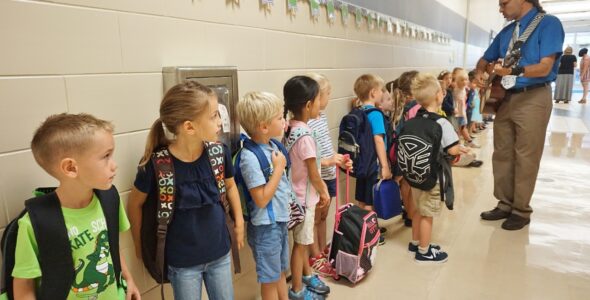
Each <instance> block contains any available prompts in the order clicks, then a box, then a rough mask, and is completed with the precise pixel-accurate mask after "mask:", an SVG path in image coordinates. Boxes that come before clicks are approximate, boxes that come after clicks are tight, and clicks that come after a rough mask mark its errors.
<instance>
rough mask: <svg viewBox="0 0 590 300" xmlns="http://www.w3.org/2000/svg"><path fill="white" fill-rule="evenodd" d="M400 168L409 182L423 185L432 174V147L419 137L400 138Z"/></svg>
mask: <svg viewBox="0 0 590 300" xmlns="http://www.w3.org/2000/svg"><path fill="white" fill-rule="evenodd" d="M398 150H399V156H398V162H399V167H400V169H401V171H402V172H403V174H407V175H406V177H407V179H408V181H410V182H413V183H416V184H421V183H424V181H426V179H428V175H429V174H430V172H431V170H430V152H431V151H432V145H431V144H429V143H427V142H426V141H424V140H423V139H421V138H419V137H417V136H402V137H400V138H399V149H398Z"/></svg>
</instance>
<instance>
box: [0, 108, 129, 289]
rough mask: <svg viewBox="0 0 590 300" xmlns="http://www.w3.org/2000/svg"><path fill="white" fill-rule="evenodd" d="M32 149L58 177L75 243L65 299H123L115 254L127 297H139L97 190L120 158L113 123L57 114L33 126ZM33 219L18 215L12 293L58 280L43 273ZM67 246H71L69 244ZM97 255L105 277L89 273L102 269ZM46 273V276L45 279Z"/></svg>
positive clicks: (121, 224)
mask: <svg viewBox="0 0 590 300" xmlns="http://www.w3.org/2000/svg"><path fill="white" fill-rule="evenodd" d="M31 150H32V152H33V156H34V157H35V160H36V161H37V163H38V164H39V165H40V166H41V167H42V168H43V169H44V170H45V171H46V172H47V173H49V175H51V176H52V177H54V178H56V179H57V180H58V181H59V187H57V189H56V190H55V192H52V194H54V196H55V197H57V200H58V201H59V205H60V208H61V213H62V214H63V220H64V222H65V226H66V228H63V232H64V235H65V234H66V232H67V239H68V241H69V242H70V243H71V252H72V253H71V254H72V255H71V257H70V258H69V259H72V261H73V263H72V266H75V267H76V268H77V272H76V273H74V272H73V271H72V275H73V277H74V280H71V279H70V280H71V281H72V282H71V288H70V291H69V293H67V298H66V299H68V300H75V299H81V298H89V299H119V294H118V286H117V285H118V283H119V279H117V278H116V277H117V275H118V274H115V273H116V272H115V268H114V265H115V264H114V262H115V259H116V257H118V259H116V260H119V261H120V270H119V271H120V272H121V275H122V276H123V278H124V279H125V280H126V281H127V298H126V299H135V300H139V299H141V295H140V293H139V290H138V289H137V286H136V285H135V282H134V281H133V278H132V277H131V274H130V273H129V270H128V268H127V264H126V263H125V259H124V256H123V255H121V253H119V252H114V253H113V250H114V249H118V248H119V246H118V238H119V234H118V233H116V234H115V235H114V236H115V237H116V241H114V240H112V239H111V233H109V232H108V228H107V225H108V226H109V227H110V225H109V224H108V223H107V219H106V218H105V213H106V211H107V208H106V207H104V205H106V203H109V202H107V201H106V200H105V199H99V198H98V195H97V192H96V191H95V190H103V191H106V190H111V189H114V186H113V178H114V177H115V173H116V170H117V164H116V163H115V161H114V160H113V153H114V151H115V140H114V139H113V125H112V124H111V123H109V122H107V121H104V120H100V119H97V118H95V117H94V116H92V115H88V114H78V115H73V114H65V113H64V114H59V115H53V116H51V117H49V118H47V119H46V120H45V121H44V122H43V124H42V125H41V126H40V127H39V128H38V129H37V131H36V132H35V135H34V137H33V141H32V142H31ZM114 191H115V192H116V189H115V190H114ZM116 196H117V197H116V199H112V200H113V201H118V202H119V203H115V205H117V204H118V216H119V217H118V223H117V226H118V229H119V232H124V231H127V230H129V221H128V220H127V216H126V214H125V207H124V206H123V203H122V202H121V201H120V200H119V195H118V193H116ZM42 200H44V201H45V200H47V201H49V200H50V199H42ZM31 219H32V217H31V216H30V215H29V213H27V214H25V215H24V216H23V217H22V218H20V219H19V220H18V225H19V226H18V234H17V242H16V250H15V264H14V269H13V270H12V276H13V277H14V281H13V287H14V299H36V297H38V296H40V295H39V293H36V291H37V292H39V289H41V290H47V289H45V287H44V286H43V285H44V284H49V285H51V286H50V288H54V289H55V288H59V286H60V284H58V282H54V281H51V280H50V278H52V277H53V278H55V276H48V275H49V274H45V273H42V270H41V269H42V266H43V265H42V263H43V262H41V261H39V251H40V250H39V243H38V238H39V237H35V232H34V228H33V223H32V222H31ZM64 238H66V237H65V236H64ZM111 242H113V243H116V245H114V244H112V243H111ZM64 246H65V247H68V248H70V244H66V245H64ZM97 249H98V250H99V252H98V253H97V252H96V251H97ZM4 254H6V253H4ZM64 259H66V257H64ZM97 260H100V262H101V265H102V266H104V272H102V273H101V274H100V275H101V276H103V277H102V278H98V279H96V278H88V277H87V276H86V275H85V273H86V272H85V271H86V270H88V271H89V272H90V273H92V272H95V273H96V272H97V271H98V270H91V267H90V266H93V263H94V266H95V268H96V267H97V266H96V263H97ZM84 266H88V267H87V268H84ZM92 274H94V273H92ZM3 275H4V274H3ZM57 275H58V276H59V275H62V276H64V277H67V276H68V274H57ZM79 275H81V276H79ZM44 278H47V280H46V281H44ZM64 280H68V279H67V278H64ZM65 292H67V290H66V291H65ZM62 299H63V298H62ZM120 300H122V299H120Z"/></svg>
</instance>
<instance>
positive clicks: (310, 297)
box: [289, 287, 326, 300]
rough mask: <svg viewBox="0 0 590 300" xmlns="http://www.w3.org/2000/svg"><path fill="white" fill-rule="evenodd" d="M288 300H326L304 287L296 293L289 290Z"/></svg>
mask: <svg viewBox="0 0 590 300" xmlns="http://www.w3.org/2000/svg"><path fill="white" fill-rule="evenodd" d="M289 299H290V300H324V299H326V298H325V297H324V296H322V295H318V294H316V293H314V292H312V291H310V290H308V289H306V288H305V287H303V289H302V290H301V291H299V292H298V293H295V292H294V291H293V289H289Z"/></svg>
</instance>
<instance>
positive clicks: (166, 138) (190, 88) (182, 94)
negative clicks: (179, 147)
mask: <svg viewBox="0 0 590 300" xmlns="http://www.w3.org/2000/svg"><path fill="white" fill-rule="evenodd" d="M212 97H215V93H214V92H213V91H212V90H211V89H210V88H208V87H207V86H204V85H202V84H200V83H198V82H196V81H186V82H184V83H179V84H177V85H175V86H173V87H172V88H171V89H170V90H168V92H167V93H166V95H165V96H164V98H163V99H162V102H161V103H160V117H159V118H158V119H156V121H154V123H153V124H152V127H151V128H150V132H149V134H148V138H147V142H146V145H145V151H144V153H143V157H142V158H141V161H140V162H139V165H140V166H142V167H143V166H145V164H147V163H148V162H149V161H150V158H151V157H152V154H153V153H154V151H155V150H157V149H158V148H161V147H166V146H168V145H170V144H171V143H172V140H173V137H171V136H176V135H177V134H178V132H177V131H178V128H180V126H181V125H182V124H183V123H184V122H185V121H192V120H195V119H196V118H197V117H199V116H200V115H201V114H202V113H203V112H208V111H209V103H210V100H211V98H212ZM166 131H167V132H166Z"/></svg>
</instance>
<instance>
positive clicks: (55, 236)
mask: <svg viewBox="0 0 590 300" xmlns="http://www.w3.org/2000/svg"><path fill="white" fill-rule="evenodd" d="M94 192H95V193H96V195H97V196H98V198H99V200H100V205H101V207H102V210H103V213H104V216H105V220H106V223H107V230H108V239H109V247H110V252H111V259H112V261H113V268H114V271H115V278H116V280H117V286H118V287H121V286H122V282H121V280H120V277H121V261H120V257H119V203H120V201H119V192H117V189H116V188H115V186H114V185H113V186H112V187H111V189H110V190H106V191H101V190H94ZM35 194H36V195H37V197H34V198H31V199H29V200H27V201H25V209H24V210H23V211H22V212H21V213H20V214H19V216H18V217H17V218H15V219H13V220H12V221H11V222H10V223H9V224H8V226H6V229H5V231H4V234H3V235H2V244H1V245H2V258H3V261H2V280H1V282H0V287H1V291H0V296H4V295H5V296H7V297H8V299H11V300H12V299H14V293H13V285H12V283H13V277H12V270H13V269H14V263H15V257H14V256H15V251H16V241H17V234H18V220H19V219H20V218H21V217H23V216H24V215H25V213H27V212H28V213H29V218H30V219H31V224H32V226H33V231H34V232H35V239H36V241H37V245H38V248H39V257H38V260H39V265H40V267H41V273H42V274H43V276H42V280H41V285H40V286H39V287H38V288H37V293H36V294H37V299H40V300H55V299H66V298H67V297H68V294H69V293H70V290H71V289H72V284H73V282H74V280H75V278H76V272H75V269H74V260H73V258H72V250H71V246H70V241H69V239H68V233H67V229H66V223H65V219H64V216H63V214H62V211H61V204H60V202H59V199H58V197H57V194H56V193H55V188H39V189H37V190H35ZM31 259H32V258H31Z"/></svg>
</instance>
